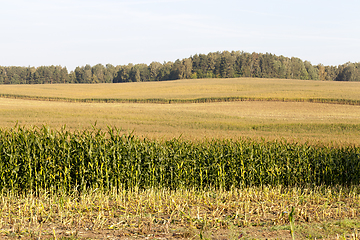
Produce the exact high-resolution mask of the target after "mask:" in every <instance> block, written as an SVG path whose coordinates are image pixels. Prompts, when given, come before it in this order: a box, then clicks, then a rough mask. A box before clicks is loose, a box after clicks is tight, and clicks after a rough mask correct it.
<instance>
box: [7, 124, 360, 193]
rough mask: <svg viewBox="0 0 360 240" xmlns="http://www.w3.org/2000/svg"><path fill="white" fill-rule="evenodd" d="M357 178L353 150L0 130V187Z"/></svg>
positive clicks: (224, 184)
mask: <svg viewBox="0 0 360 240" xmlns="http://www.w3.org/2000/svg"><path fill="white" fill-rule="evenodd" d="M359 175H360V149H359V148H358V147H356V146H348V147H332V146H311V145H308V144H297V143H288V142H285V141H272V142H266V141H252V140H249V139H239V140H229V139H228V140H220V139H214V140H204V141H200V142H193V141H187V140H182V139H172V140H162V141H157V140H149V139H140V138H137V137H134V136H132V135H131V134H130V135H125V134H121V133H120V131H119V130H117V129H111V128H109V129H108V131H102V130H98V129H95V128H94V129H93V130H90V131H89V130H85V131H77V132H69V131H67V130H65V129H64V128H63V129H61V130H59V131H55V130H51V129H49V128H48V127H46V126H44V127H42V128H33V129H25V128H23V127H16V128H13V129H9V130H6V129H5V130H0V190H6V189H11V190H16V191H28V190H32V191H37V190H43V189H63V190H66V191H71V190H73V189H74V188H77V189H79V190H83V189H88V188H101V189H112V188H120V187H121V188H134V187H138V188H151V187H155V188H168V189H178V188H195V189H206V188H222V189H230V188H232V187H245V186H260V185H283V186H296V185H297V186H301V185H309V184H310V185H338V184H341V185H351V184H359V183H360V178H359Z"/></svg>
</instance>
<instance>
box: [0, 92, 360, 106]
mask: <svg viewBox="0 0 360 240" xmlns="http://www.w3.org/2000/svg"><path fill="white" fill-rule="evenodd" d="M0 97H2V98H12V99H23V100H37V101H60V102H84V103H158V104H172V103H212V102H239V101H273V102H312V103H328V104H346V105H360V100H352V99H334V98H277V97H207V98H192V99H177V98H173V99H165V98H144V99H141V98H139V99H138V98H127V99H125V98H65V97H43V96H28V95H17V94H0Z"/></svg>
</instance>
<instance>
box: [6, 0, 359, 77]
mask: <svg viewBox="0 0 360 240" xmlns="http://www.w3.org/2000/svg"><path fill="white" fill-rule="evenodd" d="M359 9H360V1H358V0H342V1H339V0H337V1H334V0H326V1H325V0H251V1H249V0H247V1H244V0H221V1H215V0H131V1H130V0H31V1H29V0H0V66H35V67H38V66H50V65H61V66H63V67H64V66H65V67H67V69H68V70H69V71H71V70H74V69H75V68H76V67H77V66H84V65H86V64H90V65H92V66H93V65H96V64H99V63H101V64H104V65H105V64H108V63H110V64H112V65H114V66H116V65H125V64H128V63H134V64H137V63H146V64H150V63H151V62H152V61H158V62H161V63H163V62H164V61H175V60H176V59H183V58H188V57H190V56H192V55H195V54H207V53H209V52H217V51H225V50H226V51H233V50H234V51H244V52H249V53H252V52H258V53H267V52H268V53H272V54H275V55H283V56H285V57H298V58H301V59H302V60H307V61H310V62H311V63H312V64H315V65H316V64H319V63H322V64H324V65H339V64H343V63H346V62H349V61H350V62H360V14H359Z"/></svg>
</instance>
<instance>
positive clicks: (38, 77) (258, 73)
mask: <svg viewBox="0 0 360 240" xmlns="http://www.w3.org/2000/svg"><path fill="white" fill-rule="evenodd" d="M235 77H257V78H287V79H302V80H321V81H360V63H350V62H348V63H345V64H342V65H339V66H324V65H323V64H318V65H312V64H311V63H310V62H309V61H303V60H301V59H299V58H296V57H292V58H289V57H284V56H276V55H274V54H270V53H265V54H263V53H247V52H243V51H232V52H229V51H223V52H211V53H208V54H195V55H194V56H190V57H189V58H185V59H182V60H180V59H177V60H176V61H175V62H171V61H168V62H164V63H160V62H152V63H150V64H149V65H148V64H144V63H142V64H132V63H129V64H128V65H118V66H113V65H111V64H106V66H104V65H102V64H97V65H95V66H90V65H86V66H81V67H76V68H75V70H74V71H70V72H69V71H68V70H67V68H66V67H62V66H40V67H19V66H9V67H4V66H0V84H54V83H120V82H146V81H166V80H176V79H189V78H193V79H196V78H235Z"/></svg>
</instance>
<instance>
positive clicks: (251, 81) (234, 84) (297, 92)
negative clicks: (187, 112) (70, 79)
mask: <svg viewBox="0 0 360 240" xmlns="http://www.w3.org/2000/svg"><path fill="white" fill-rule="evenodd" d="M359 91H360V83H359V82H323V81H305V80H291V79H266V78H225V79H221V78H211V79H188V80H175V81H164V82H136V83H116V84H113V83H109V84H51V85H50V84H39V85H1V86H0V94H19V95H28V96H43V97H63V98H123V99H124V98H125V99H131V98H136V99H145V98H166V99H170V98H172V99H189V98H204V97H234V96H242V97H263V98H267V97H278V98H334V99H352V100H360V94H359Z"/></svg>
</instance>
